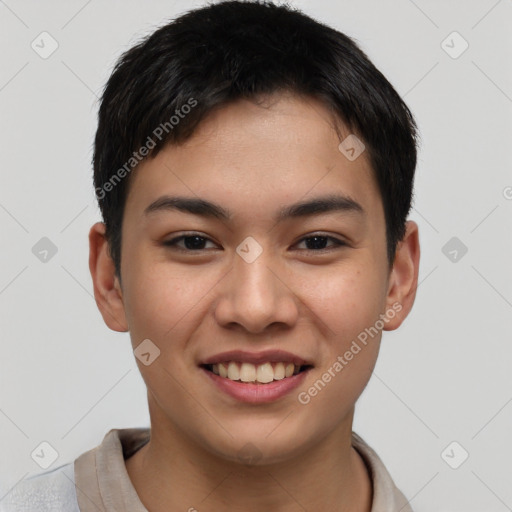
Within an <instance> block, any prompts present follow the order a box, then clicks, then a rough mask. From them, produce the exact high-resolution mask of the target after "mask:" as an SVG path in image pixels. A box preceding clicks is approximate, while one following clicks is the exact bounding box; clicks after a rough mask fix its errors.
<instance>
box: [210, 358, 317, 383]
mask: <svg viewBox="0 0 512 512" xmlns="http://www.w3.org/2000/svg"><path fill="white" fill-rule="evenodd" d="M200 366H201V367H202V368H204V369H205V370H207V371H209V372H211V373H213V374H215V375H218V376H219V377H222V378H224V379H228V380H231V381H235V382H241V383H246V384H261V385H268V384H270V383H272V382H276V381H280V380H286V379H290V378H292V377H294V376H295V375H298V374H299V373H304V372H307V371H308V370H310V369H311V368H313V365H311V364H297V363H294V362H292V361H286V360H285V361H278V362H275V361H265V362H262V363H258V364H254V363H249V362H246V361H233V360H231V361H223V362H218V363H209V364H201V365H200Z"/></svg>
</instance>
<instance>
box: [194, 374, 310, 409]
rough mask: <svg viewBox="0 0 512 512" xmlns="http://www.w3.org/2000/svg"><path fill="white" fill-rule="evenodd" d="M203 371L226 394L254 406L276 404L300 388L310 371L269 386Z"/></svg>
mask: <svg viewBox="0 0 512 512" xmlns="http://www.w3.org/2000/svg"><path fill="white" fill-rule="evenodd" d="M201 370H202V371H203V372H205V373H206V374H207V375H208V377H209V378H210V379H211V380H212V381H213V382H214V384H215V385H216V386H217V387H218V388H219V389H220V390H221V391H223V392H224V393H226V394H228V395H230V396H232V397H233V398H236V399H237V400H239V401H241V402H248V403H253V404H262V403H268V402H274V401H275V400H278V399H279V398H282V397H283V396H285V395H287V394H288V393H290V392H291V391H293V390H294V389H295V388H297V387H298V386H300V385H301V384H302V382H303V381H304V379H305V378H306V374H307V373H308V372H309V369H307V370H304V371H302V372H300V373H298V374H297V375H292V376H291V377H285V378H284V379H281V380H275V381H273V382H269V383H268V384H252V383H245V382H241V381H237V380H230V379H228V378H225V377H220V376H219V375H217V374H215V373H213V372H211V371H209V370H207V369H206V368H201Z"/></svg>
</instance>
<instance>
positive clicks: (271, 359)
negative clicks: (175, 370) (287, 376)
mask: <svg viewBox="0 0 512 512" xmlns="http://www.w3.org/2000/svg"><path fill="white" fill-rule="evenodd" d="M229 361H237V362H241V363H252V364H260V363H267V362H268V363H293V364H295V365H296V366H312V364H311V362H309V361H307V360H306V359H303V358H302V357H300V356H298V355H295V354H292V353H291V352H286V351H285V350H264V351H261V352H247V351H245V350H230V351H228V352H222V353H220V354H215V355H214V356H211V357H209V358H207V359H205V360H204V361H203V362H202V363H201V364H203V365H207V364H218V363H225V362H229Z"/></svg>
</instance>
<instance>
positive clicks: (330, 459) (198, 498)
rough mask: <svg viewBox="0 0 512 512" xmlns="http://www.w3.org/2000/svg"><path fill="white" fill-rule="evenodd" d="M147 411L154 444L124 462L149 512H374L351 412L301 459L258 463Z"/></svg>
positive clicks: (306, 451)
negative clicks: (228, 454)
mask: <svg viewBox="0 0 512 512" xmlns="http://www.w3.org/2000/svg"><path fill="white" fill-rule="evenodd" d="M151 409H152V408H151V407H150V413H151V423H152V428H151V439H150V441H149V442H148V443H147V444H146V445H145V446H143V447H142V448H141V449H140V450H138V451H137V452H136V453H135V454H134V455H133V456H132V457H130V458H129V459H128V460H127V461H126V468H127V471H128V475H129V477H130V479H131V481H132V483H133V485H134V487H135V490H136V491H137V494H138V495H139V497H140V500H141V501H142V503H143V504H144V506H145V507H146V508H147V509H148V510H149V511H151V512H161V511H162V512H163V511H165V512H169V511H170V510H171V511H174V510H187V511H191V512H192V511H194V510H196V509H197V510H198V511H200V510H202V509H203V510H204V509H208V510H215V511H218V512H228V511H229V512H238V511H240V512H242V511H243V512H257V511H260V510H267V509H268V510H273V511H275V512H296V511H297V512H298V511H304V510H324V511H326V512H340V511H343V512H355V511H357V512H370V511H371V500H372V485H371V481H370V478H369V475H368V471H367V469H366V466H365V464H364V462H363V460H362V459H361V457H360V455H359V454H358V452H357V451H356V450H355V449H354V448H353V447H352V446H351V437H352V418H353V409H352V411H351V414H350V415H349V417H348V418H347V419H346V421H345V422H343V423H342V424H341V425H340V426H339V428H337V429H335V430H334V431H332V432H331V433H329V434H328V435H327V436H325V437H324V438H323V439H321V440H320V441H319V442H317V443H313V444H312V445H311V446H309V447H307V448H306V449H304V450H303V451H302V452H301V453H300V456H296V457H293V458H289V459H286V460H281V461H280V462H269V463H264V461H263V460H261V461H259V463H258V464H257V465H255V464H253V465H248V464H241V463H240V462H239V461H232V460H227V459H226V458H222V457H220V456H219V455H218V454H214V453H212V451H210V450H208V449H205V448H203V447H202V446H199V444H198V443H197V441H195V440H194V439H191V438H190V437H189V436H187V433H186V432H183V431H181V430H180V429H179V428H177V426H176V425H172V424H169V422H168V420H167V422H166V421H165V419H166V418H163V417H159V415H161V411H158V410H155V408H153V410H151Z"/></svg>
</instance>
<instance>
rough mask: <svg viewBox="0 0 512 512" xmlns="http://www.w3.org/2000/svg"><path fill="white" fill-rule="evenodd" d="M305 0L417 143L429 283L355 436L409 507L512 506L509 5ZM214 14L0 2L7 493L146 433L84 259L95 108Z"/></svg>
mask: <svg viewBox="0 0 512 512" xmlns="http://www.w3.org/2000/svg"><path fill="white" fill-rule="evenodd" d="M293 3H294V4H295V5H297V6H299V7H301V8H302V9H304V10H305V11H306V12H307V13H308V14H311V15H313V16H314V17H316V18H317V19H319V20H321V21H325V22H327V23H329V24H331V25H333V26H334V27H336V28H338V29H339V30H341V31H343V32H345V33H347V34H348V35H349V36H352V37H354V38H355V39H356V40H357V41H358V42H359V44H360V45H361V47H362V48H363V50H365V51H366V52H367V54H368V56H369V57H370V58H371V59H372V60H373V62H374V63H375V64H376V65H377V67H378V68H379V69H380V70H381V71H382V72H383V73H384V74H385V75H386V76H387V78H388V79H389V80H390V81H391V83H392V84H393V85H394V86H395V88H396V89H397V91H398V92H399V93H400V94H401V95H402V96H403V97H404V98H405V100H406V102H407V103H408V105H409V106H410V108H411V110H412V111H413V113H414V115H415V116H416V118H417V121H418V124H419V128H420V132H421V136H422V146H421V150H420V155H419V164H418V169H417V181H416V199H415V206H414V209H413V211H412V213H411V219H413V220H415V221H416V222H418V224H419V226H420V240H421V243H422V260H421V266H420V281H421V284H420V287H419V290H418V296H417V300H416V304H415V307H414V309H413V311H412V313H411V315H410V317H409V318H408V319H407V320H406V322H405V324H404V325H403V326H402V327H401V328H400V329H399V330H398V331H395V332H392V333H384V338H383V343H382V349H381V355H380V359H379V361H378V363H377V366H376V369H375V374H374V376H373V378H372V379H371V381H370V384H369V386H368V388H367V389H366V390H365V392H364V393H363V395H362V397H361V399H360V401H359V403H358V406H357V408H356V420H355V425H354V430H355V431H357V432H358V433H359V434H360V435H362V437H363V438H364V439H365V440H366V441H367V442H368V443H369V444H370V445H371V446H372V447H373V448H374V449H375V450H376V451H377V452H378V454H379V455H380V456H381V457H382V459H383V460H384V462H385V464H386V466H387V467H388V469H389V471H390V472H391V474H392V476H393V478H394V479H395V481H396V483H397V485H398V486H399V487H400V488H401V489H402V490H403V492H404V493H405V495H406V496H407V498H408V499H410V500H411V505H412V506H413V508H414V510H415V511H439V512H441V511H442V512H456V511H464V512H471V511H486V512H494V511H496V512H501V511H505V510H512V487H511V486H510V481H511V474H512V472H511V470H510V459H511V457H512V441H511V440H510V432H511V428H510V427H511V422H512V404H511V403H510V402H511V401H512V379H511V377H510V362H511V356H512V344H511V343H510V341H511V331H512V322H511V318H512V315H511V313H512V276H511V271H510V263H511V257H510V256H511V254H512V236H511V233H512V230H511V228H512V222H511V219H512V173H511V160H512V157H511V153H510V149H511V145H512V137H511V136H512V122H511V118H510V115H511V112H512V67H511V65H510V63H511V56H512V52H511V50H512V48H511V47H512V35H511V32H512V31H511V26H512V25H511V21H512V1H511V0H501V1H496V0H473V1H462V0H460V1H446V0H443V1H440V0H437V1H426V0H415V1H414V2H413V1H411V0H396V1H390V0H387V1H368V0H366V1H361V0H358V1H356V0H343V1H338V2H334V1H327V0H315V1H314V2H313V1H307V0H305V1H296V2H293ZM202 4H203V2H185V1H174V2H173V1H156V0H153V1H144V2H142V1H138V2H135V1H126V0H123V1H109V2H106V1H103V2H100V1H99V0H90V1H83V0H76V1H75V0H73V1H69V0H68V1H66V2H64V1H59V2H57V1H46V2H35V1H31V2H28V1H22V0H17V1H16V0H7V1H6V2H2V1H0V47H1V54H0V55H1V65H0V119H1V123H0V141H1V142H0V144H1V153H0V154H1V165H0V172H1V188H0V224H1V230H2V231H1V233H2V244H1V248H2V250H1V251H0V311H1V313H0V333H1V357H0V432H1V434H2V435H1V436H0V450H1V451H0V461H1V462H0V482H1V484H0V498H1V497H2V496H3V495H5V493H7V492H8V491H9V490H10V489H11V488H12V487H13V486H14V485H15V484H16V483H17V482H18V481H19V480H20V479H22V478H24V477H26V476H28V475H32V474H35V473H38V472H41V471H43V469H42V468H41V467H40V466H38V465H37V464H36V462H35V461H34V460H33V459H32V457H31V453H32V452H33V451H34V450H36V449H40V443H41V442H43V441H46V442H48V443H50V445H51V446H52V447H53V448H54V449H55V450H56V451H57V452H58V458H57V459H56V461H55V462H54V463H53V464H52V466H51V467H50V469H51V468H55V467H57V466H59V465H62V464H64V463H67V462H69V461H72V460H73V459H74V458H75V457H77V456H78V455H79V454H81V453H83V452H84V451H86V450H88V449H90V448H92V447H94V446H96V445H97V444H99V443H100V442H101V440H102V439H103V436H104V435H105V433H106V432H107V431H108V430H109V429H110V428H123V427H130V426H147V425H149V417H148V414H147V406H146V395H145V387H144V383H143V381H142V379H141V377H140V375H139V372H138V369H137V366H136V364H135V359H134V356H133V353H132V351H131V347H130V341H129V335H128V334H127V333H124V334H119V333H115V332H112V331H110V330H109V329H108V328H107V327H106V326H105V325H104V323H103V321H102V319H101V316H100V314H99V312H98V310H97V308H96V304H95V302H94V299H93V297H92V284H91V278H90V275H89V270H88V266H87V259H88V242H87V233H88V229H89V227H90V225H91V224H92V223H93V222H95V221H97V220H99V219H100V217H99V211H98V209H97V207H96V205H95V197H94V191H93V187H92V181H91V165H90V160H91V150H92V140H93V135H94V131H95V126H96V111H97V97H98V96H99V95H100V93H101V90H102V87H103V84H104V83H105V81H106V79H107V77H108V75H109V73H110V71H111V69H112V65H113V64H114V62H115V60H116V58H117V57H118V56H119V55H120V54H121V52H123V51H124V50H126V49H127V48H128V47H130V46H131V45H132V44H133V43H134V42H136V41H137V40H139V39H140V38H141V37H142V36H144V35H145V34H147V33H148V32H149V31H151V30H153V29H154V28H156V27H157V26H160V25H161V24H163V23H164V22H165V21H166V20H168V19H170V18H171V17H174V16H175V15H176V14H178V13H180V12H183V11H184V10H186V9H188V8H191V7H194V6H197V5H202ZM43 31H47V32H48V33H49V34H51V37H52V38H53V39H54V40H56V41H57V43H58V48H57V50H56V51H55V52H54V53H53V54H52V55H50V56H49V57H48V58H46V59H43V58H42V57H41V56H40V54H38V53H36V51H34V49H33V48H32V47H31V43H32V42H33V41H35V43H34V45H35V44H38V45H39V47H41V46H43V44H44V49H45V51H48V50H49V49H51V40H50V39H48V36H39V35H40V34H41V32H43ZM454 31H456V32H458V33H459V34H460V36H461V37H462V38H463V39H461V38H460V37H459V36H457V35H455V36H453V35H451V36H450V34H452V32H454ZM41 37H46V38H47V39H45V40H44V43H41ZM447 38H448V39H447ZM444 40H446V42H445V43H444V44H442V42H443V41H444ZM464 40H465V41H467V43H468V44H469V47H468V48H467V50H466V51H464V52H463V53H462V54H461V55H458V53H460V51H461V50H462V49H463V48H464ZM38 50H39V52H41V51H43V49H42V48H38ZM445 50H447V51H445ZM447 52H448V53H447ZM449 53H451V55H449ZM454 56H457V58H454ZM42 237H47V238H48V239H50V240H51V241H52V243H53V244H55V246H56V248H57V252H56V254H54V255H53V256H52V253H51V252H50V253H48V255H47V261H46V262H44V261H41V260H40V257H42V256H41V254H39V257H37V250H34V252H36V254H34V253H33V250H32V249H33V247H34V246H35V245H36V244H37V243H38V241H39V240H40V239H41V238H42ZM452 237H457V240H455V242H452V243H454V244H455V245H453V246H451V245H449V246H448V247H447V248H445V249H443V248H444V247H445V244H447V243H448V241H449V240H450V239H452ZM40 243H41V244H44V243H47V242H40ZM461 244H464V246H466V247H467V249H468V251H467V253H466V254H464V255H463V254H462V253H463V251H462V250H461V248H462V247H463V246H462V245H461ZM38 247H39V246H36V248H38ZM453 250H456V251H457V260H456V261H453V258H454V256H455V253H454V252H453ZM445 253H446V254H445ZM453 441H456V442H457V443H458V444H456V445H451V446H450V447H449V448H448V449H447V450H446V448H447V447H448V446H449V445H450V443H452V442H453ZM465 451H467V452H468V453H469V457H468V458H467V460H465V461H464V462H463V463H462V464H461V462H462V460H463V455H464V453H465ZM443 454H444V455H443ZM448 462H449V463H450V464H451V465H452V466H457V465H459V464H460V466H459V467H458V468H457V469H453V468H452V467H450V465H449V464H448Z"/></svg>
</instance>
